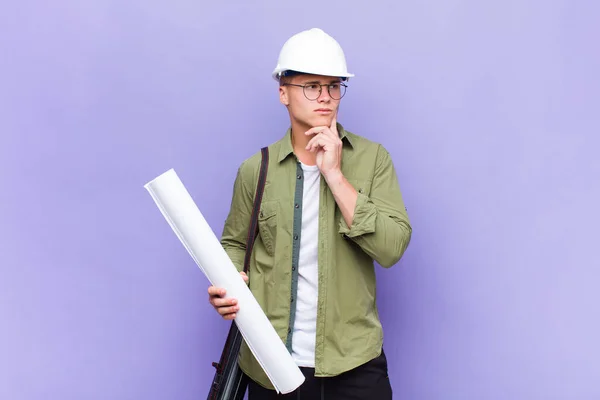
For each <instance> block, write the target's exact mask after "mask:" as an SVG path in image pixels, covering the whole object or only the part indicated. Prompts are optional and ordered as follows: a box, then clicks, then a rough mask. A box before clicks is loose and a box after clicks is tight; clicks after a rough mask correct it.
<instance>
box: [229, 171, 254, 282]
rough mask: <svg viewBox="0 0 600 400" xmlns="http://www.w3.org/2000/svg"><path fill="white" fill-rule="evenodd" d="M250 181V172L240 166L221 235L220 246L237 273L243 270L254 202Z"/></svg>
mask: <svg viewBox="0 0 600 400" xmlns="http://www.w3.org/2000/svg"><path fill="white" fill-rule="evenodd" d="M252 179H253V172H252V170H251V169H250V168H249V167H248V166H247V165H246V164H242V165H241V166H240V168H239V169H238V172H237V175H236V178H235V182H234V184H233V195H232V198H231V205H230V208H229V214H228V215H227V219H226V220H225V225H224V227H223V234H222V235H221V245H222V246H223V248H224V249H225V252H226V253H227V255H229V257H230V258H231V261H232V262H233V264H234V265H235V267H236V268H237V270H238V271H243V270H244V257H245V255H246V239H247V236H248V229H249V226H250V217H251V214H252V205H253V201H254V200H253V194H252V191H251V190H249V186H250V184H249V182H252Z"/></svg>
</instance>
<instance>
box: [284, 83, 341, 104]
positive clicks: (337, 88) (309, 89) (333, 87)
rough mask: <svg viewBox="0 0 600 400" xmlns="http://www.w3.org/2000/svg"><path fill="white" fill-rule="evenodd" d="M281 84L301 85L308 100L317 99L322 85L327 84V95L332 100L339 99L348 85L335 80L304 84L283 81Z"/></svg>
mask: <svg viewBox="0 0 600 400" xmlns="http://www.w3.org/2000/svg"><path fill="white" fill-rule="evenodd" d="M283 86H297V87H301V88H302V89H303V90H304V96H305V97H306V98H307V99H308V100H311V101H313V100H317V99H318V98H319V97H320V96H321V92H322V90H323V86H327V91H328V93H329V96H330V97H331V98H332V99H334V100H339V99H341V98H342V97H344V95H345V94H346V88H347V87H348V86H347V85H346V84H345V83H341V82H335V83H326V84H323V85H322V84H319V83H307V84H305V85H296V84H293V83H284V84H283Z"/></svg>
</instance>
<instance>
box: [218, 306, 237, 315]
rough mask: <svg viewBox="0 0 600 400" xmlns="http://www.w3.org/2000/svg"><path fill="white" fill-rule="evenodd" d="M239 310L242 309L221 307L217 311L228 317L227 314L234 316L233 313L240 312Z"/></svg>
mask: <svg viewBox="0 0 600 400" xmlns="http://www.w3.org/2000/svg"><path fill="white" fill-rule="evenodd" d="M239 309H240V308H239V307H238V306H233V307H219V308H218V309H217V311H218V312H219V314H221V315H227V314H233V313H235V312H237V311H239Z"/></svg>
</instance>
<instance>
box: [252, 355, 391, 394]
mask: <svg viewBox="0 0 600 400" xmlns="http://www.w3.org/2000/svg"><path fill="white" fill-rule="evenodd" d="M300 370H301V371H302V373H303V374H304V376H305V377H306V379H305V381H304V383H303V384H302V385H301V386H300V387H299V388H298V389H296V390H295V391H293V392H292V393H288V394H285V395H283V394H280V395H277V392H275V391H274V390H268V389H265V388H264V387H262V386H260V385H258V384H257V383H255V382H253V381H252V380H250V383H249V385H248V400H271V399H274V400H275V399H293V400H298V399H303V400H309V399H310V400H391V399H392V386H391V385H390V379H389V377H388V371H387V359H386V358H385V354H384V352H383V350H382V352H381V355H380V356H379V357H377V358H375V359H373V360H371V361H369V362H367V363H366V364H363V365H361V366H359V367H357V368H355V369H353V370H350V371H348V372H345V373H343V374H341V375H338V376H334V377H330V378H316V377H315V370H314V369H313V368H300Z"/></svg>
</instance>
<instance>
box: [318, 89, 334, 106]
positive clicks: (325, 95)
mask: <svg viewBox="0 0 600 400" xmlns="http://www.w3.org/2000/svg"><path fill="white" fill-rule="evenodd" d="M330 100H331V96H330V95H329V86H321V94H320V95H319V98H318V99H317V101H318V102H319V103H326V102H328V101H330Z"/></svg>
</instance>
